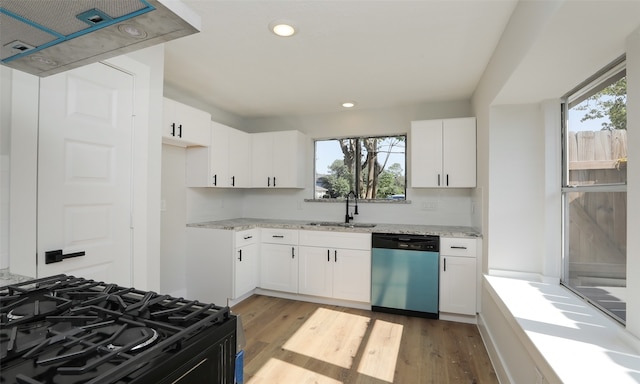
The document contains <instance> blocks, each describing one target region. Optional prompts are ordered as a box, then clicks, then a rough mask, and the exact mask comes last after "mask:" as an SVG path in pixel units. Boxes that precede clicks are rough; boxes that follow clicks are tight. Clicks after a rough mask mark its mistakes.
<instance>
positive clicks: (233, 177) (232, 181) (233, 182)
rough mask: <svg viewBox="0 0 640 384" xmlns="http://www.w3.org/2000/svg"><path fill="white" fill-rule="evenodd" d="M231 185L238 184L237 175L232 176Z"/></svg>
mask: <svg viewBox="0 0 640 384" xmlns="http://www.w3.org/2000/svg"><path fill="white" fill-rule="evenodd" d="M231 186H232V187H235V186H236V177H235V176H231Z"/></svg>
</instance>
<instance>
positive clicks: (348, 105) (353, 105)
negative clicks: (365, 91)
mask: <svg viewBox="0 0 640 384" xmlns="http://www.w3.org/2000/svg"><path fill="white" fill-rule="evenodd" d="M342 106H343V107H345V108H353V107H355V106H356V103H354V102H353V101H346V102H344V103H342Z"/></svg>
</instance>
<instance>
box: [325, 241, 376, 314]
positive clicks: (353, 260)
mask: <svg viewBox="0 0 640 384" xmlns="http://www.w3.org/2000/svg"><path fill="white" fill-rule="evenodd" d="M334 252H335V259H334V262H335V264H334V267H333V297H335V298H336V299H344V300H353V301H362V302H367V303H368V302H370V301H371V252H369V251H362V250H354V249H337V250H335V251H334Z"/></svg>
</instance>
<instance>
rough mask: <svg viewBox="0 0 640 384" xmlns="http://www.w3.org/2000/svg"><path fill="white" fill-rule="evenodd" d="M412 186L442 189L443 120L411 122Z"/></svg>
mask: <svg viewBox="0 0 640 384" xmlns="http://www.w3.org/2000/svg"><path fill="white" fill-rule="evenodd" d="M409 139H410V140H411V186H412V187H414V188H415V187H431V188H437V187H442V186H443V185H444V184H443V183H444V178H443V175H442V120H422V121H412V122H411V137H410V138H409Z"/></svg>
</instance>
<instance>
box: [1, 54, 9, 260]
mask: <svg viewBox="0 0 640 384" xmlns="http://www.w3.org/2000/svg"><path fill="white" fill-rule="evenodd" d="M10 105H11V71H10V70H9V68H7V67H0V269H5V268H9V182H10V178H9V175H10V167H9V166H10V161H11V145H10V143H11V129H10V127H11V117H10V112H11V111H10V108H9V107H10Z"/></svg>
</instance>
